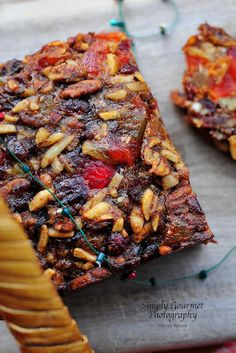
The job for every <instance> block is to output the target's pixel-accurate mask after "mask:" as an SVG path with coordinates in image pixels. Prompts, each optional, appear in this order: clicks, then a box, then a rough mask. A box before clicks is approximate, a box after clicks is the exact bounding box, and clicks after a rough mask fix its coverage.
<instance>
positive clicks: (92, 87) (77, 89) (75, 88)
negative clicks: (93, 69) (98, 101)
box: [61, 80, 102, 98]
mask: <svg viewBox="0 0 236 353" xmlns="http://www.w3.org/2000/svg"><path fill="white" fill-rule="evenodd" d="M101 87H102V82H101V81H99V80H85V81H80V82H78V83H75V84H73V85H69V86H68V87H67V88H66V89H64V91H62V92H61V98H79V97H80V96H82V95H85V94H90V93H94V92H96V91H98V90H99V89H100V88H101Z"/></svg>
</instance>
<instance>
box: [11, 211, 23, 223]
mask: <svg viewBox="0 0 236 353" xmlns="http://www.w3.org/2000/svg"><path fill="white" fill-rule="evenodd" d="M12 216H13V218H14V219H15V221H16V222H18V223H19V224H21V223H22V217H21V215H20V214H19V213H13V214H12Z"/></svg>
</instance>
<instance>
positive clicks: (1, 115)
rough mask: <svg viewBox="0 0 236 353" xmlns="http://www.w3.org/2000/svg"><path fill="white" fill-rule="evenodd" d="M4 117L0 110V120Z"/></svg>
mask: <svg viewBox="0 0 236 353" xmlns="http://www.w3.org/2000/svg"><path fill="white" fill-rule="evenodd" d="M3 119H4V113H2V112H0V122H1V121H2V120H3Z"/></svg>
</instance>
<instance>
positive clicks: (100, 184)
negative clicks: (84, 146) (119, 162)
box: [83, 161, 115, 189]
mask: <svg viewBox="0 0 236 353" xmlns="http://www.w3.org/2000/svg"><path fill="white" fill-rule="evenodd" d="M114 173H115V170H114V168H113V167H112V166H110V165H108V164H105V163H103V162H101V161H91V162H90V164H89V165H88V166H86V167H85V169H84V171H83V178H84V179H85V180H86V181H87V183H88V186H89V188H90V189H102V188H104V187H106V186H107V185H108V184H109V182H110V180H111V178H112V176H113V174H114Z"/></svg>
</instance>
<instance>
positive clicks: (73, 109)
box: [62, 98, 90, 114]
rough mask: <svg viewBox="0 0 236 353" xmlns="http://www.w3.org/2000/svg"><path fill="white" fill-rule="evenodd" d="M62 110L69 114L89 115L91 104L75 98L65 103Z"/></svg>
mask: <svg viewBox="0 0 236 353" xmlns="http://www.w3.org/2000/svg"><path fill="white" fill-rule="evenodd" d="M62 110H64V111H65V112H66V113H67V114H68V113H87V112H88V111H89V110H90V106H89V103H88V102H87V101H86V100H82V99H78V98H74V99H71V98H70V99H68V100H65V101H63V103H62Z"/></svg>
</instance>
